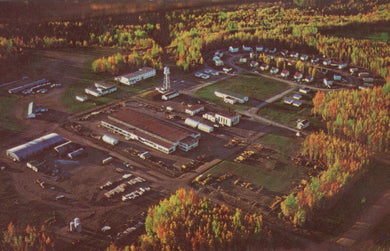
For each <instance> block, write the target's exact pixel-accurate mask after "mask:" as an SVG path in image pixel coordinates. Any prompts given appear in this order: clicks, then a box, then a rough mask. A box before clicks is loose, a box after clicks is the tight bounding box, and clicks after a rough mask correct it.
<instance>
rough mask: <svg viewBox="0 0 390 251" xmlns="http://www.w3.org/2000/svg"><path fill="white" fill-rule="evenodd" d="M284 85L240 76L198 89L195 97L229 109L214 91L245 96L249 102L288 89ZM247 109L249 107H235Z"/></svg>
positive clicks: (254, 77)
mask: <svg viewBox="0 0 390 251" xmlns="http://www.w3.org/2000/svg"><path fill="white" fill-rule="evenodd" d="M288 87H289V86H288V85H287V84H286V83H282V82H279V81H276V80H273V79H269V78H265V77H261V76H256V75H251V74H242V75H238V76H234V77H231V78H227V79H223V80H221V81H217V82H215V83H214V84H212V85H209V86H207V87H204V88H201V89H199V90H198V91H197V92H196V93H195V95H196V96H197V97H199V98H203V99H207V100H209V101H211V102H212V103H214V104H216V105H220V106H223V107H229V105H228V104H226V103H224V102H223V100H222V99H221V98H218V97H216V96H215V95H214V91H215V90H217V89H224V90H229V91H232V92H236V93H239V94H242V95H245V96H248V97H249V99H250V101H249V103H250V102H251V99H255V100H258V101H263V100H266V99H267V98H270V97H272V96H274V95H276V94H278V93H280V92H282V91H284V90H286V89H288ZM240 106H241V109H243V108H249V107H250V106H251V105H250V104H248V106H246V104H244V105H236V106H235V107H240Z"/></svg>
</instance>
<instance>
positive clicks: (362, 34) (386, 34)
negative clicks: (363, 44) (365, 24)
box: [332, 28, 390, 42]
mask: <svg viewBox="0 0 390 251" xmlns="http://www.w3.org/2000/svg"><path fill="white" fill-rule="evenodd" d="M332 35H334V36H336V37H346V38H354V39H369V40H373V41H381V42H388V41H389V38H390V28H386V29H383V31H370V30H359V29H354V30H349V31H337V32H334V33H333V34H332Z"/></svg>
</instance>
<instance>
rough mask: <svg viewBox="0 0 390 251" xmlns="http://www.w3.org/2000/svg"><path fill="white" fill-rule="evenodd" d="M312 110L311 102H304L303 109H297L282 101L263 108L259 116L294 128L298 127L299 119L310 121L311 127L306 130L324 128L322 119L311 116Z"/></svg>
mask: <svg viewBox="0 0 390 251" xmlns="http://www.w3.org/2000/svg"><path fill="white" fill-rule="evenodd" d="M311 109H312V105H311V101H303V105H302V106H301V107H295V106H292V105H287V104H284V103H283V99H282V100H278V101H275V102H274V103H271V104H268V105H266V106H263V107H262V108H260V109H259V111H258V115H260V116H262V117H264V118H267V119H271V120H274V121H277V122H280V123H282V124H285V125H288V126H291V127H294V128H295V127H296V126H297V119H299V118H300V119H307V120H309V121H310V126H309V127H308V128H307V129H306V130H316V129H319V128H323V127H324V125H323V123H322V122H321V121H320V117H315V116H313V115H312V114H311Z"/></svg>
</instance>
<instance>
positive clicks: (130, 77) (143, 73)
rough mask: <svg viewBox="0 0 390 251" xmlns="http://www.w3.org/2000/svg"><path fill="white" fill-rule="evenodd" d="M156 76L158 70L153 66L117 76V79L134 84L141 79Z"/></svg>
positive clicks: (127, 83) (125, 83)
mask: <svg viewBox="0 0 390 251" xmlns="http://www.w3.org/2000/svg"><path fill="white" fill-rule="evenodd" d="M154 76H156V70H155V69H153V68H151V67H142V68H141V69H139V70H138V71H136V72H132V73H129V74H126V75H122V76H118V77H115V80H118V81H119V82H120V83H122V84H124V85H133V84H135V83H137V82H139V81H141V80H144V79H147V78H151V77H154Z"/></svg>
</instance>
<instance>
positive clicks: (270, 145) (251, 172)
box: [206, 134, 305, 193]
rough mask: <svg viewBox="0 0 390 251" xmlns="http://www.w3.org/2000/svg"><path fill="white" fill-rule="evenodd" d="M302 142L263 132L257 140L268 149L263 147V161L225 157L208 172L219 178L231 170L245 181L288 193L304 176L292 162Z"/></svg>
mask: <svg viewBox="0 0 390 251" xmlns="http://www.w3.org/2000/svg"><path fill="white" fill-rule="evenodd" d="M297 140H298V141H297ZM300 142H301V141H300V139H296V138H291V137H287V136H283V135H279V134H267V135H264V136H263V137H261V138H259V139H258V140H257V141H256V144H262V145H263V146H264V147H266V148H267V149H266V150H263V151H265V152H263V153H262V152H260V153H259V154H261V156H263V157H262V158H263V161H261V162H256V164H249V163H248V164H246V163H237V162H234V161H232V160H225V161H222V162H221V163H219V164H218V165H216V166H215V167H213V168H211V169H210V170H209V171H208V172H206V174H209V173H210V174H213V175H215V176H217V177H218V176H221V175H223V174H225V173H227V172H230V173H232V174H233V175H237V176H239V177H241V178H242V180H243V181H246V182H251V183H253V184H254V185H257V186H264V187H265V188H266V189H268V190H270V191H273V192H277V193H287V192H288V191H289V189H291V188H292V187H294V186H296V184H297V183H298V182H300V181H301V180H302V179H303V178H304V177H305V174H304V172H303V170H302V169H300V168H298V167H296V166H294V165H293V163H292V161H291V157H293V156H296V154H297V153H298V151H299V146H300ZM268 149H272V150H273V151H270V150H268Z"/></svg>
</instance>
